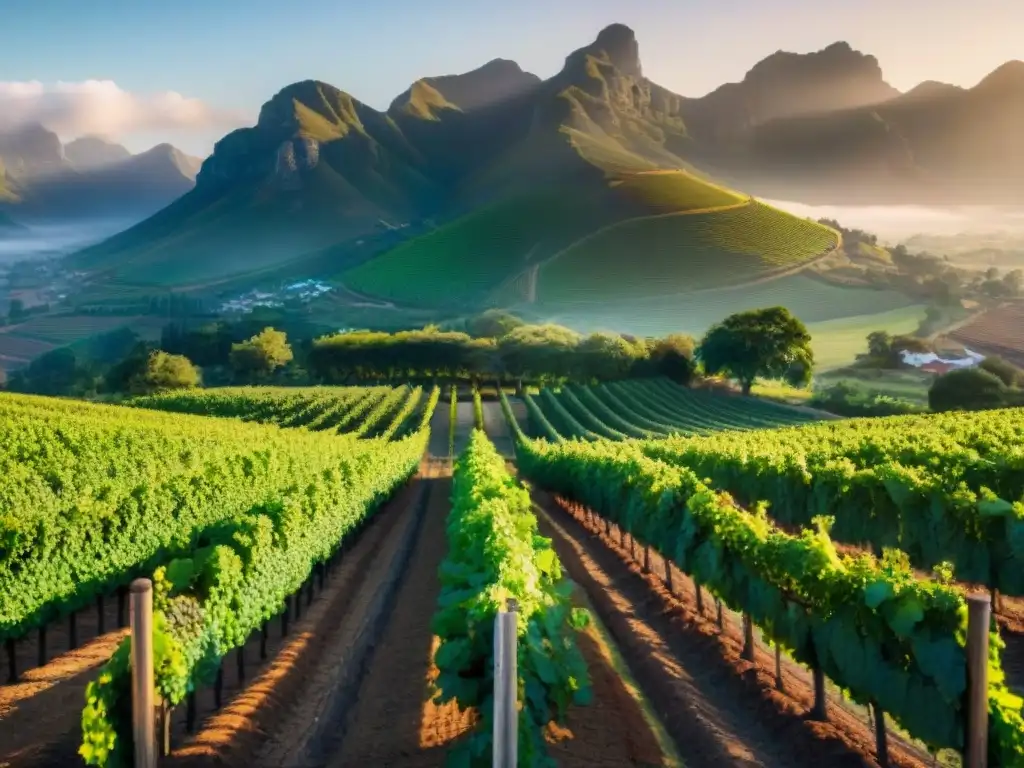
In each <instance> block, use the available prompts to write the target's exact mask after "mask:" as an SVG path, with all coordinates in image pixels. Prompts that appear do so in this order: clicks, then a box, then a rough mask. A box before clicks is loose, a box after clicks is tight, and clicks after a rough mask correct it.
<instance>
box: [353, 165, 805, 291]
mask: <svg viewBox="0 0 1024 768" xmlns="http://www.w3.org/2000/svg"><path fill="white" fill-rule="evenodd" d="M587 181H588V183H586V184H577V185H576V186H568V185H565V186H560V187H556V188H551V189H544V190H537V191H535V192H534V193H532V194H530V195H526V196H519V197H515V198H512V199H509V200H505V201H503V202H501V203H497V204H494V205H491V206H488V207H486V208H483V209H481V210H478V211H475V212H473V213H471V214H468V215H466V216H463V217H461V218H459V219H457V220H456V221H454V222H452V223H450V224H448V225H447V226H444V227H441V228H440V229H438V230H435V231H434V232H431V233H429V234H427V235H424V236H422V237H419V238H416V239H414V240H411V241H409V242H407V243H404V244H402V245H400V246H398V247H397V248H395V249H394V250H392V251H390V252H388V253H385V254H383V255H381V256H379V257H377V258H376V259H373V260H372V261H369V262H367V263H365V264H362V265H360V266H358V267H356V268H355V269H353V270H350V271H348V272H346V273H344V274H343V275H342V276H341V280H342V281H344V283H345V285H347V286H348V287H350V288H353V289H355V290H357V291H360V292H362V293H366V294H369V295H372V296H378V297H381V298H386V299H389V300H392V301H395V302H399V303H403V304H408V305H413V306H459V305H464V303H465V302H467V301H468V302H480V301H484V300H485V299H486V298H487V297H488V296H489V295H490V292H492V291H494V290H495V289H499V288H501V287H502V286H503V284H505V283H506V282H508V281H510V280H514V279H515V278H516V277H517V276H520V275H521V274H522V273H524V271H527V270H529V269H530V268H531V267H532V266H534V265H539V264H543V263H544V262H545V260H546V259H549V258H551V257H552V256H554V255H555V254H557V253H559V252H560V251H561V250H562V249H565V248H569V247H570V246H571V245H572V244H573V243H576V242H581V241H584V240H585V239H586V238H587V237H589V236H591V235H593V233H595V232H598V231H599V230H601V229H602V228H603V227H606V226H608V225H609V223H613V222H616V221H625V222H628V221H629V220H634V221H646V220H648V219H647V218H646V217H650V216H655V215H661V214H665V213H673V212H681V211H682V212H685V211H701V210H708V209H715V208H722V209H728V208H729V207H730V206H736V205H744V204H745V202H744V201H745V198H743V197H742V196H740V195H738V194H736V193H735V192H732V191H730V190H726V189H723V188H721V187H718V186H715V185H713V184H710V183H708V182H705V181H702V180H701V179H698V178H697V177H696V176H693V175H691V174H689V173H685V172H682V171H669V172H656V173H639V174H630V175H628V176H621V177H618V178H614V179H611V180H609V181H607V182H606V183H604V184H593V183H589V179H588V180H587ZM781 215H785V214H781ZM636 217H639V218H636ZM794 221H796V220H795V219H794ZM684 288H685V286H677V288H676V290H683V289H684ZM514 294H515V289H513V290H512V292H511V294H510V295H514Z"/></svg>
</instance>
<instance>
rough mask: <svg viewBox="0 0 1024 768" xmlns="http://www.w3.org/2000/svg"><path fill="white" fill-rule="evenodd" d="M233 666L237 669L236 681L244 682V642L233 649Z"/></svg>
mask: <svg viewBox="0 0 1024 768" xmlns="http://www.w3.org/2000/svg"><path fill="white" fill-rule="evenodd" d="M235 667H236V668H237V671H238V682H240V683H243V682H245V643H242V644H241V645H240V646H238V648H236V649H235Z"/></svg>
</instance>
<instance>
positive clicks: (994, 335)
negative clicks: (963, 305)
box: [951, 302, 1024, 365]
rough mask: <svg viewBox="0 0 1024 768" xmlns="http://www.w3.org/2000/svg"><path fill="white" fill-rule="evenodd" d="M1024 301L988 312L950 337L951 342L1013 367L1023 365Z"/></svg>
mask: <svg viewBox="0 0 1024 768" xmlns="http://www.w3.org/2000/svg"><path fill="white" fill-rule="evenodd" d="M1021 328H1024V302H1014V303H1012V304H1008V305H1006V306H1003V307H999V308H997V309H990V310H988V311H987V312H985V313H983V314H982V315H981V316H980V317H978V318H977V319H976V320H974V321H972V322H970V323H968V324H967V325H965V326H963V327H962V328H959V329H957V330H956V331H954V332H953V333H952V334H951V338H952V339H953V340H954V341H958V342H960V343H961V344H966V345H967V346H968V347H970V348H971V349H974V350H977V351H978V352H983V353H985V354H989V355H997V356H999V357H1002V358H1004V359H1006V360H1009V361H1010V362H1011V363H1013V364H1015V365H1024V343H1022V342H1021V333H1020V329H1021Z"/></svg>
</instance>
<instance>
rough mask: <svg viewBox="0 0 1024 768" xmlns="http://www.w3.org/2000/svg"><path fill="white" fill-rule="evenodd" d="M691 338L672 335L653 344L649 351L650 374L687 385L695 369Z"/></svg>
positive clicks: (680, 334) (676, 334)
mask: <svg viewBox="0 0 1024 768" xmlns="http://www.w3.org/2000/svg"><path fill="white" fill-rule="evenodd" d="M693 348H694V343H693V338H692V337H690V336H686V335H685V334H682V333H673V334H670V335H668V336H666V337H665V338H663V339H658V340H657V341H655V342H654V345H653V346H652V347H651V351H650V358H649V359H650V369H651V372H652V373H654V374H655V375H659V376H667V377H668V378H670V379H672V381H674V382H676V383H677V384H683V385H688V384H689V383H690V381H691V379H693V374H694V372H695V369H696V367H697V366H696V363H695V362H694V359H693V355H694V351H693Z"/></svg>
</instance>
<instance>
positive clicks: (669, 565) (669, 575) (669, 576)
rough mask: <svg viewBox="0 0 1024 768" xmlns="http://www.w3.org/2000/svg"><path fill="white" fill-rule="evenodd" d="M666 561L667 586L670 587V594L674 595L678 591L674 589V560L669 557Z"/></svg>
mask: <svg viewBox="0 0 1024 768" xmlns="http://www.w3.org/2000/svg"><path fill="white" fill-rule="evenodd" d="M664 561H665V586H666V587H667V588H668V591H669V594H672V595H674V594H675V593H676V591H675V590H674V589H672V561H671V560H669V559H668V558H667V557H666V558H664Z"/></svg>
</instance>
